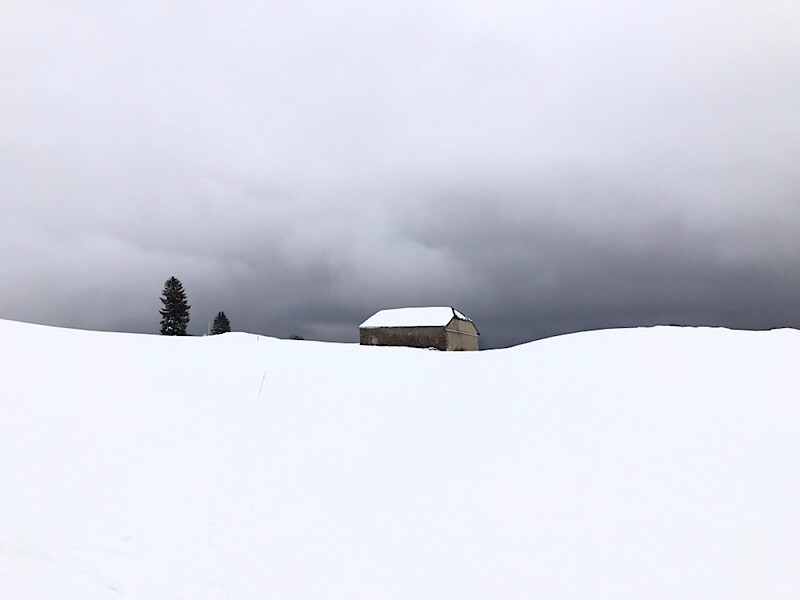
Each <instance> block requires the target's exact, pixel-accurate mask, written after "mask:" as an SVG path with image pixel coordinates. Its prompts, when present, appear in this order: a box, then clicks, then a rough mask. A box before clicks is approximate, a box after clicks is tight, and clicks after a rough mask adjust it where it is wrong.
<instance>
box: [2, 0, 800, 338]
mask: <svg viewBox="0 0 800 600" xmlns="http://www.w3.org/2000/svg"><path fill="white" fill-rule="evenodd" d="M0 81H1V82H2V88H0V208H1V209H2V220H1V221H0V223H1V224H0V227H2V236H1V237H0V318H7V319H17V320H23V321H31V322H39V323H47V324H53V325H61V326H69V327H80V328H89V329H109V330H116V331H132V332H150V333H156V332H157V331H158V327H159V324H158V321H159V314H158V309H159V308H160V307H161V303H160V301H159V296H160V294H161V290H162V288H163V285H164V281H165V280H166V279H167V278H168V277H170V276H173V275H174V276H176V277H178V278H179V279H180V280H181V281H182V282H183V284H184V287H185V289H186V291H187V293H188V296H189V302H190V304H191V305H192V311H191V317H192V320H191V322H190V324H189V329H190V332H192V333H195V334H200V333H203V332H205V330H206V327H207V323H208V320H209V319H211V318H213V316H214V315H215V314H216V312H217V311H219V310H224V311H225V312H226V314H227V315H228V317H229V318H230V320H231V323H232V326H233V328H234V330H244V331H250V332H254V333H262V334H268V335H277V336H289V335H293V334H294V335H302V336H304V337H306V338H308V339H324V340H338V341H355V340H357V327H358V324H359V323H360V322H361V321H363V320H365V319H366V318H367V317H369V316H370V315H371V314H372V313H373V312H375V311H376V310H378V309H381V308H390V307H398V306H425V305H439V304H446V305H453V306H455V307H456V308H458V309H459V310H461V311H462V312H464V313H466V314H467V315H468V316H470V317H471V318H473V319H474V320H475V321H476V323H477V325H478V328H479V329H480V331H481V333H482V334H483V335H482V345H483V346H484V347H491V346H504V345H510V344H517V343H521V342H525V341H529V340H532V339H536V338H539V337H543V336H548V335H554V334H558V333H565V332H571V331H578V330H583V329H595V328H605V327H618V326H635V325H652V324H662V323H677V324H691V325H725V326H730V327H741V328H770V327H783V326H791V327H798V326H800V5H798V4H797V2H796V1H795V0H763V1H760V2H754V1H752V0H746V1H744V0H728V1H722V0H691V1H688V0H687V1H682V0H677V1H676V0H652V1H650V2H642V1H641V0H636V1H634V0H627V1H625V0H609V1H606V2H596V1H593V0H592V1H590V0H585V1H577V0H565V1H561V2H552V1H549V0H548V1H545V0H530V1H528V2H522V1H515V0H508V1H505V2H502V1H498V0H492V1H480V0H477V1H476V0H471V1H469V2H465V1H463V0H460V1H435V0H425V1H417V0H403V1H396V2H395V1H385V2H367V1H363V2H359V1H355V0H334V1H332V2H321V1H315V2H303V1H299V2H298V1H295V2H283V1H282V2H273V1H264V0H258V1H256V0H233V1H231V2H226V3H219V2H209V1H203V0H201V1H200V2H198V1H197V0H195V1H193V2H188V1H186V0H173V1H169V0H136V1H133V0H118V1H116V2H100V1H96V0H71V1H70V2H55V1H52V2H49V1H43V0H42V1H39V0H5V1H4V2H3V3H2V6H0Z"/></svg>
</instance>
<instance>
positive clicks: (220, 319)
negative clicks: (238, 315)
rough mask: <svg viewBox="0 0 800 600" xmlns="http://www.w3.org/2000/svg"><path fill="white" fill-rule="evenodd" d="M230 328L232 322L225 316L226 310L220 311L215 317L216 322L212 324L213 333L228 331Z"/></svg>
mask: <svg viewBox="0 0 800 600" xmlns="http://www.w3.org/2000/svg"><path fill="white" fill-rule="evenodd" d="M230 330H231V322H230V321H228V317H226V316H225V313H224V312H222V311H220V312H218V313H217V316H216V317H214V323H213V324H212V325H211V335H217V334H219V333H228V332H229V331H230Z"/></svg>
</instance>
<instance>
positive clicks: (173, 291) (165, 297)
mask: <svg viewBox="0 0 800 600" xmlns="http://www.w3.org/2000/svg"><path fill="white" fill-rule="evenodd" d="M161 302H162V303H163V304H164V308H162V309H161V310H159V311H158V312H160V313H161V335H186V326H187V325H188V324H189V309H190V308H191V307H190V306H189V305H188V304H187V303H186V292H184V291H183V284H182V283H181V282H180V281H178V280H177V279H176V278H175V277H170V278H169V279H167V281H166V282H165V283H164V291H163V292H162V296H161Z"/></svg>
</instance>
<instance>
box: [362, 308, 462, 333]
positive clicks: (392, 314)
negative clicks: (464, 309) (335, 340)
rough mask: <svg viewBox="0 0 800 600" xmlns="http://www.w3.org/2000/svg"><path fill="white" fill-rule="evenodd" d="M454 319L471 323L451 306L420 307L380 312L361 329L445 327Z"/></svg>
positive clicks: (390, 309) (363, 324)
mask: <svg viewBox="0 0 800 600" xmlns="http://www.w3.org/2000/svg"><path fill="white" fill-rule="evenodd" d="M453 317H457V318H459V319H462V320H464V321H470V320H471V319H468V318H467V317H465V316H464V315H463V314H461V313H460V312H458V311H457V310H456V309H454V308H451V307H449V306H418V307H411V308H388V309H386V310H380V311H378V312H376V313H375V314H374V315H372V316H371V317H370V318H369V319H367V320H366V321H364V322H363V323H362V324H361V325H360V327H361V328H366V329H371V328H375V327H444V326H445V325H447V324H448V323H449V322H450V321H451V319H452V318H453Z"/></svg>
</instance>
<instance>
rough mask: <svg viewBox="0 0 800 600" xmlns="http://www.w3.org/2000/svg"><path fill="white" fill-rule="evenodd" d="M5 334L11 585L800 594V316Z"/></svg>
mask: <svg viewBox="0 0 800 600" xmlns="http://www.w3.org/2000/svg"><path fill="white" fill-rule="evenodd" d="M0 353H1V355H2V361H0V375H2V382H3V383H2V390H3V391H2V419H0V598H2V599H14V600H24V599H33V598H36V599H39V598H47V599H49V598H54V599H59V600H93V599H111V598H135V599H141V600H153V599H161V598H164V599H166V598H170V599H174V598H186V599H211V598H259V599H262V598H274V599H280V600H292V599H300V598H304V599H305V598H308V599H311V598H313V599H319V600H323V599H324V600H330V599H345V598H346V599H348V600H352V599H365V600H367V599H368V600H380V599H400V598H402V599H414V600H421V599H437V600H441V599H458V600H463V599H478V598H480V599H502V600H512V599H523V598H524V599H526V600H527V599H530V598H537V599H572V598H592V599H596V598H608V599H614V600H622V599H636V600H641V599H644V598H647V599H661V598H663V599H667V598H668V599H676V598H680V599H685V598H697V599H700V598H702V599H703V600H707V599H710V598H719V599H725V600H733V599H739V598H752V599H759V600H764V599H778V598H780V599H789V598H791V599H794V600H796V599H797V598H798V597H800V381H799V380H798V375H797V371H798V358H800V332H798V331H794V330H780V331H773V332H760V333H754V332H734V331H728V330H714V329H681V328H655V329H639V330H613V331H602V332H592V333H585V334H577V335H571V336H563V337H558V338H552V339H548V340H543V341H540V342H535V343H532V344H527V345H524V346H519V347H516V348H511V349H506V350H493V351H486V352H476V353H459V354H448V353H438V352H431V351H426V350H414V349H402V348H375V347H359V346H355V345H345V344H324V343H315V342H303V341H283V340H275V339H271V338H265V337H259V336H255V335H247V334H236V333H234V334H226V335H222V336H215V337H205V338H166V337H159V336H144V335H130V334H114V333H98V332H85V331H73V330H64V329H55V328H48V327H41V326H34V325H27V324H21V323H14V322H8V321H0Z"/></svg>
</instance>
